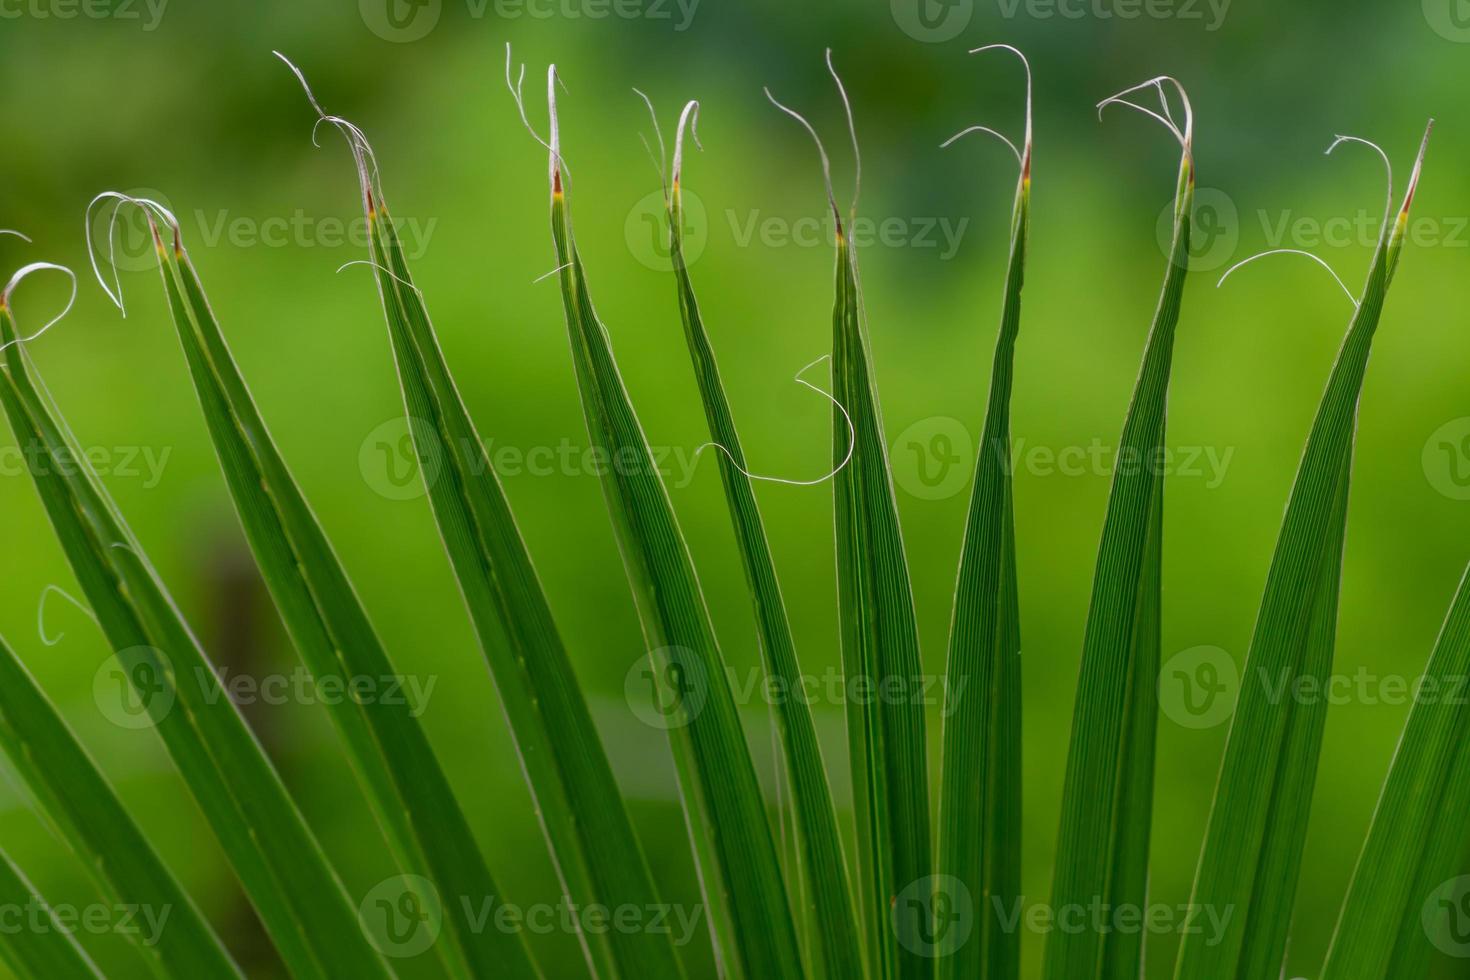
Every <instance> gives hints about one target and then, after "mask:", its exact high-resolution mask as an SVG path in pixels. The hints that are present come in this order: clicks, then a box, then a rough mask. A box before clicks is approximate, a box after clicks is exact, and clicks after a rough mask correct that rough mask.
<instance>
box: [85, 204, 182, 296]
mask: <svg viewBox="0 0 1470 980" xmlns="http://www.w3.org/2000/svg"><path fill="white" fill-rule="evenodd" d="M105 201H111V202H112V215H111V217H110V218H109V219H108V223H107V251H108V255H107V261H108V264H109V265H111V266H112V286H111V287H110V288H109V286H108V285H107V280H106V279H104V278H103V276H102V267H101V266H100V265H98V263H97V243H96V241H95V240H94V236H93V227H92V211H93V210H94V209H95V208H96V207H97V206H98V205H99V204H101V203H103V202H105ZM124 204H132V205H135V206H136V207H138V208H139V209H140V210H142V212H143V216H144V218H145V219H147V221H148V227H149V228H150V229H151V230H152V233H153V244H154V246H155V247H156V248H157V249H158V254H159V257H160V258H162V257H163V256H164V254H165V253H164V248H163V242H162V241H161V240H160V238H159V234H158V227H157V223H156V221H155V219H161V220H163V221H166V222H168V224H169V227H171V228H172V229H173V232H174V237H175V240H177V239H178V236H179V219H178V218H176V217H174V214H173V212H172V211H170V210H169V209H168V208H166V207H164V206H163V205H162V204H159V203H158V202H157V201H154V200H150V199H148V198H146V197H133V196H132V195H131V194H123V193H120V192H118V191H103V192H102V193H101V194H98V195H97V196H96V197H94V198H92V200H91V201H90V202H88V204H87V210H86V214H85V216H84V218H83V222H84V225H85V229H86V242H87V257H88V259H89V260H90V261H91V263H92V274H93V275H95V276H96V277H97V284H98V285H100V286H101V287H102V291H103V292H104V293H106V294H107V298H108V299H110V300H112V303H113V305H114V306H116V307H117V308H118V310H120V311H121V312H122V315H123V316H124V317H126V316H127V315H128V310H127V307H126V306H124V305H123V296H122V278H121V276H120V274H119V273H118V268H117V262H116V261H115V260H114V249H115V245H114V244H113V235H114V233H115V232H116V230H117V215H118V212H119V211H120V210H122V206H123V205H124Z"/></svg>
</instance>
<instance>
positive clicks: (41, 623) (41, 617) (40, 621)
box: [36, 585, 97, 647]
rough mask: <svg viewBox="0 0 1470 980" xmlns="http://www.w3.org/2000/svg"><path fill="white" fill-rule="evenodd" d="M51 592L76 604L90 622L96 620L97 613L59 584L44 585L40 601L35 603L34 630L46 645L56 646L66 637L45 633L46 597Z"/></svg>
mask: <svg viewBox="0 0 1470 980" xmlns="http://www.w3.org/2000/svg"><path fill="white" fill-rule="evenodd" d="M52 594H55V595H59V596H61V597H62V598H63V599H65V600H66V601H67V602H70V603H71V604H72V605H73V606H76V607H77V608H78V609H80V610H81V611H82V612H83V613H85V614H86V616H87V618H88V619H90V620H91V621H92V622H94V623H95V622H97V614H96V613H94V612H92V609H91V607H90V606H88V605H87V604H86V603H85V602H83V601H82V600H80V599H78V598H77V597H76V596H74V595H72V594H71V593H70V592H68V591H66V590H65V589H63V588H62V587H61V586H59V585H48V586H46V587H45V588H44V589H42V590H41V600H40V602H38V603H37V604H36V632H37V633H38V634H40V637H41V642H42V643H44V644H45V645H46V646H48V647H54V646H56V644H58V643H60V642H61V641H62V640H64V639H66V634H65V633H57V634H56V635H55V636H54V637H50V636H47V635H46V597H47V596H50V595H52Z"/></svg>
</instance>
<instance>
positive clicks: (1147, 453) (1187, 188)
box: [1045, 78, 1195, 980]
mask: <svg viewBox="0 0 1470 980" xmlns="http://www.w3.org/2000/svg"><path fill="white" fill-rule="evenodd" d="M1165 82H1167V83H1169V84H1171V85H1172V86H1173V87H1174V89H1175V91H1176V92H1177V93H1178V94H1179V97H1180V99H1181V100H1182V101H1183V103H1184V112H1185V124H1184V128H1183V130H1182V131H1181V130H1180V129H1179V128H1178V126H1177V125H1176V124H1175V123H1174V121H1173V116H1172V113H1171V112H1170V109H1169V103H1168V99H1167V97H1166V96H1165V90H1164V87H1163V86H1164V83H1165ZM1148 88H1153V89H1156V90H1157V92H1158V95H1159V100H1160V104H1161V106H1162V114H1160V113H1155V112H1153V111H1152V110H1150V109H1146V108H1144V107H1142V106H1139V105H1137V104H1135V103H1133V102H1131V101H1128V99H1127V98H1126V96H1128V95H1129V94H1131V93H1133V92H1136V91H1139V90H1143V89H1148ZM1113 103H1117V104H1119V105H1124V106H1128V107H1130V108H1134V109H1138V110H1139V111H1142V112H1145V113H1147V114H1149V115H1151V116H1154V117H1155V118H1156V119H1159V120H1160V121H1162V122H1163V123H1164V124H1165V125H1166V126H1167V127H1168V128H1169V129H1170V130H1171V131H1172V132H1173V134H1174V136H1175V138H1176V139H1177V140H1178V141H1179V144H1180V146H1181V149H1182V155H1181V157H1180V163H1179V180H1178V184H1177V186H1176V190H1175V199H1174V232H1173V239H1172V244H1171V248H1170V254H1169V263H1168V267H1167V269H1166V271H1165V273H1164V287H1163V293H1162V295H1161V296H1160V298H1159V306H1158V310H1157V311H1156V312H1155V314H1154V322H1153V327H1152V328H1151V330H1150V332H1149V338H1148V345H1147V347H1146V349H1145V351H1144V355H1143V367H1142V369H1141V371H1140V373H1139V376H1138V384H1137V386H1136V387H1135V388H1134V391H1133V401H1132V403H1131V404H1130V405H1129V407H1128V415H1127V418H1126V420H1125V421H1124V423H1123V435H1122V438H1121V440H1120V442H1119V447H1118V460H1119V465H1118V467H1117V468H1116V470H1115V472H1114V474H1113V485H1112V491H1111V493H1110V494H1109V496H1108V509H1107V516H1106V518H1105V519H1104V522H1103V532H1102V543H1101V544H1100V545H1099V547H1098V556H1097V570H1096V572H1095V573H1094V577H1093V584H1092V601H1091V605H1090V606H1089V608H1088V613H1087V629H1086V633H1085V634H1084V639H1083V648H1082V668H1081V677H1080V679H1079V680H1078V685H1077V702H1076V709H1075V712H1074V714H1073V717H1072V741H1071V747H1070V749H1069V751H1068V755H1067V776H1066V782H1065V785H1064V788H1063V791H1062V824H1061V831H1060V834H1059V837H1058V842H1057V857H1056V873H1055V878H1054V881H1053V885H1052V909H1053V914H1055V915H1056V916H1058V919H1059V921H1060V920H1061V918H1062V917H1063V916H1069V915H1072V914H1073V913H1074V910H1076V909H1086V908H1090V907H1092V906H1093V905H1094V904H1096V903H1104V904H1106V905H1107V906H1108V907H1111V908H1132V909H1142V908H1143V907H1144V905H1145V902H1146V897H1147V890H1148V843H1149V830H1150V822H1151V816H1152V810H1153V770H1154V736H1155V732H1156V730H1157V727H1158V704H1157V701H1156V700H1155V683H1156V680H1157V677H1158V670H1159V643H1160V636H1159V607H1160V598H1159V589H1160V581H1159V566H1160V560H1161V555H1160V549H1161V547H1162V540H1163V534H1162V529H1163V499H1164V478H1163V473H1162V472H1161V468H1160V467H1158V466H1156V465H1154V460H1156V459H1157V458H1158V457H1159V456H1160V454H1161V453H1162V451H1163V448H1164V446H1165V417H1166V407H1167V403H1168V393H1169V374H1170V365H1171V362H1172V359H1173V351H1174V331H1175V327H1176V326H1177V325H1178V323H1179V310H1180V304H1181V299H1182V296H1183V291H1184V279H1185V273H1186V272H1187V269H1188V264H1189V236H1190V228H1191V211H1192V207H1193V202H1194V186H1195V171H1194V150H1193V136H1194V132H1193V125H1194V120H1193V113H1192V112H1191V110H1190V106H1189V98H1188V96H1187V95H1186V94H1185V92H1184V88H1183V86H1181V85H1180V84H1179V83H1178V82H1177V81H1174V80H1173V79H1170V78H1159V79H1154V80H1153V81H1150V82H1145V83H1143V84H1142V85H1138V86H1134V87H1133V88H1131V89H1127V90H1125V91H1124V92H1121V93H1119V94H1118V95H1116V96H1113V97H1112V98H1110V99H1105V100H1103V102H1101V103H1099V105H1098V108H1099V112H1100V111H1101V110H1102V108H1104V107H1106V106H1108V105H1110V104H1113ZM1142 936H1143V933H1142V932H1131V933H1129V932H1122V931H1118V930H1102V929H1091V928H1084V929H1066V928H1063V929H1057V930H1054V931H1052V932H1051V933H1049V934H1048V936H1047V945H1046V970H1045V976H1046V977H1047V980H1073V978H1077V977H1136V976H1139V975H1140V971H1141V969H1142V961H1143V942H1142Z"/></svg>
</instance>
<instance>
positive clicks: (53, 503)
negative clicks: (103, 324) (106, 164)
mask: <svg viewBox="0 0 1470 980" xmlns="http://www.w3.org/2000/svg"><path fill="white" fill-rule="evenodd" d="M161 250H162V248H161V246H160V251H161ZM12 282H13V281H12ZM7 292H8V290H7ZM7 298H8V297H7ZM16 338H17V333H16V329H15V322H14V320H13V319H12V317H11V314H10V310H9V308H8V306H6V305H4V304H0V343H3V344H4V345H5V360H4V365H3V370H0V404H3V407H4V410H5V414H6V415H7V416H8V418H9V420H10V425H11V428H12V429H13V430H14V431H15V434H16V438H17V440H18V441H19V442H20V445H21V447H22V450H23V455H24V456H25V458H26V460H27V465H28V466H29V468H30V472H31V476H32V478H33V480H34V482H35V484H36V489H37V491H38V493H39V494H40V497H41V502H42V504H43V505H44V506H45V508H46V512H47V515H48V516H49V518H50V520H51V525H52V527H53V529H54V530H55V532H56V534H57V537H58V538H59V539H60V541H61V545H62V548H63V550H64V551H65V552H66V555H67V559H68V561H69V562H70V564H71V567H72V570H73V572H74V573H75V574H76V576H77V580H78V581H79V582H80V583H81V586H82V590H83V592H84V593H85V594H86V596H87V599H88V601H89V603H90V604H91V606H92V609H93V611H94V612H95V613H96V614H97V619H98V622H99V623H100V624H101V626H102V631H103V633H104V634H105V635H106V636H107V638H108V640H109V642H110V643H111V645H112V648H113V651H114V653H115V654H116V656H117V661H118V664H119V666H120V667H121V668H122V671H123V673H125V674H126V675H127V678H128V679H129V681H131V683H132V685H133V687H134V689H135V692H136V696H137V699H138V702H139V703H140V704H141V705H142V707H143V708H144V710H146V712H147V714H148V716H149V717H150V719H151V721H152V724H153V727H154V728H156V730H157V731H158V734H159V736H160V737H161V738H162V739H163V742H164V744H165V746H167V748H168V750H169V753H170V754H171V755H172V756H173V759H174V762H175V763H176V764H177V766H178V768H179V772H180V774H181V775H182V776H183V777H184V781H185V783H186V784H187V785H188V787H189V789H190V791H191V792H192V793H193V795H194V799H195V800H196V801H197V802H198V804H199V807H200V809H201V810H202V811H203V812H204V815H205V818H206V819H207V820H208V821H209V824H210V826H211V828H212V829H213V830H214V832H215V834H216V836H217V837H218V838H219V841H220V844H221V846H222V847H223V849H224V852H225V854H226V856H227V857H228V858H229V860H230V862H231V863H232V865H233V866H234V868H235V872H236V874H238V875H239V877H240V880H241V882H242V884H243V885H244V887H245V891H246V894H247V895H248V896H249V897H250V900H251V902H252V904H253V905H254V906H255V909H256V911H257V912H258V913H259V914H260V917H261V921H262V922H263V923H264V925H265V927H266V930H267V931H268V932H269V933H270V936H271V939H272V940H273V941H274V942H275V944H276V948H277V949H278V950H279V951H280V953H281V956H282V958H283V959H284V960H285V962H286V964H287V967H288V968H289V969H290V970H291V973H292V975H293V976H295V977H297V978H312V980H316V978H326V977H335V976H342V975H350V976H353V977H361V978H372V977H378V978H385V977H390V976H392V971H391V970H390V969H389V968H388V966H387V964H386V962H385V961H384V960H383V959H382V958H381V957H380V956H379V955H378V954H377V953H376V951H375V950H374V949H373V948H372V947H371V946H370V945H369V943H368V939H367V936H366V935H365V933H364V932H363V930H362V929H361V928H360V927H359V923H358V918H357V914H356V911H355V909H354V907H353V905H352V904H351V903H350V902H349V900H348V898H347V894H346V892H345V890H344V889H343V887H342V883H341V881H340V880H338V878H337V876H336V874H335V872H334V871H333V870H332V868H331V866H330V865H329V864H328V863H327V859H326V856H325V855H324V854H323V852H322V849H321V846H320V845H319V844H318V843H317V841H316V839H315V838H314V837H313V836H312V833H311V830H310V829H309V828H308V827H307V825H306V821H305V819H304V818H303V817H302V815H301V812H300V811H299V810H298V809H297V808H296V804H295V803H294V801H293V800H292V799H291V796H290V794H289V793H288V792H287V790H286V787H285V786H284V785H283V784H282V782H281V778H280V776H279V775H278V774H277V773H276V770H275V767H274V766H273V765H272V764H271V762H270V760H269V759H268V758H267V757H266V754H265V752H264V750H263V749H262V748H261V746H260V744H259V742H257V741H256V739H255V736H254V735H253V734H252V733H251V731H250V729H249V727H248V726H247V725H246V724H245V720H244V719H243V718H242V717H241V715H240V712H239V710H238V709H237V708H236V707H235V705H234V703H233V702H232V701H231V700H230V697H229V695H228V694H227V693H226V692H225V690H224V688H223V687H222V686H221V685H220V683H219V679H218V676H217V675H216V673H215V670H214V667H213V665H212V664H211V663H210V662H209V659H208V658H207V657H206V656H205V654H204V652H203V650H201V649H200V648H199V646H198V643H197V642H196V641H195V639H194V637H193V634H192V633H191V632H190V631H189V627H188V625H187V624H186V623H185V622H184V620H183V618H182V616H181V615H180V613H179V611H178V609H177V607H176V606H175V605H174V603H173V600H172V598H171V597H170V596H169V594H168V592H167V591H166V590H165V589H164V586H163V583H162V582H161V581H159V579H158V577H157V575H156V573H155V572H154V571H153V568H152V566H151V565H150V564H149V562H148V560H147V558H146V557H145V556H144V553H143V549H142V546H141V545H140V544H139V543H138V541H137V540H136V539H135V538H134V537H133V535H132V533H131V531H130V530H129V529H128V528H127V525H126V524H125V523H124V522H123V519H122V517H121V515H120V514H119V512H118V510H117V508H116V506H115V505H114V504H113V502H112V500H111V498H110V497H108V495H107V492H106V491H105V490H104V489H103V487H102V485H101V482H100V481H99V480H98V479H97V477H96V475H95V473H94V472H93V471H92V469H91V467H90V466H89V465H88V463H87V461H86V457H85V454H83V453H82V452H80V451H79V450H78V449H77V443H76V440H75V439H73V438H72V437H71V435H70V432H69V431H68V430H67V429H66V428H65V424H64V422H62V421H61V418H60V415H59V413H57V412H56V411H55V408H54V406H53V405H52V404H51V400H50V398H49V395H48V396H45V397H43V394H44V388H40V387H38V386H37V382H36V381H34V380H33V379H32V376H31V368H30V364H29V359H28V357H27V355H26V353H25V347H24V345H23V344H19V343H15V341H16Z"/></svg>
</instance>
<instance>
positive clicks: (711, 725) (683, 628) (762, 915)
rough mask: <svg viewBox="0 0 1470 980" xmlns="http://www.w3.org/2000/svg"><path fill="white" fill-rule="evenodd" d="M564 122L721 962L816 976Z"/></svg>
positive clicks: (654, 659) (579, 341) (647, 596)
mask: <svg viewBox="0 0 1470 980" xmlns="http://www.w3.org/2000/svg"><path fill="white" fill-rule="evenodd" d="M555 72H556V70H555V67H554V66H553V67H552V68H551V69H550V70H549V71H548V76H547V77H548V94H549V103H550V112H551V118H552V123H551V127H552V139H551V141H550V146H551V165H550V181H551V228H552V236H553V239H554V242H555V246H556V255H557V263H558V265H559V267H560V269H559V277H560V281H561V288H562V301H563V305H564V306H565V310H566V321H567V332H568V335H569V338H570V341H571V348H572V360H573V364H574V366H575V369H576V375H577V383H578V387H579V389H580V391H581V395H582V408H583V414H584V415H585V417H586V421H587V430H588V435H589V436H590V438H591V440H592V443H593V445H594V446H595V447H596V448H597V449H598V450H600V451H602V452H604V453H606V454H607V456H606V457H605V458H608V459H615V460H621V461H623V463H625V464H626V465H618V466H612V467H609V468H608V469H607V472H606V473H605V475H604V479H603V481H602V486H603V492H604V495H605V497H606V499H607V504H608V510H609V512H610V514H611V517H612V522H613V526H614V530H615V531H616V533H617V538H618V541H619V544H620V545H621V548H622V554H623V561H624V566H625V569H626V571H627V575H628V579H629V583H630V585H631V586H632V590H633V595H634V599H635V602H636V604H637V607H638V612H639V615H640V618H641V619H642V622H643V630H644V635H645V638H646V641H647V643H648V646H649V655H650V659H651V666H652V668H653V670H654V673H655V675H656V677H657V678H658V680H659V682H660V683H661V684H664V685H665V691H666V693H665V697H666V698H667V699H668V700H667V701H666V702H665V703H666V704H672V705H673V706H674V711H675V712H676V714H675V717H674V719H673V724H672V725H671V727H670V729H669V735H670V741H671V742H672V743H673V747H674V754H675V761H676V764H677V765H678V766H679V768H680V777H681V778H680V785H681V790H682V792H683V794H684V801H685V811H686V815H687V817H688V820H689V823H690V832H691V835H692V836H693V837H694V843H693V846H694V847H695V850H696V854H697V856H698V857H699V858H700V859H701V865H700V874H701V878H702V884H703V886H704V890H705V894H706V898H707V903H708V904H709V905H710V906H712V909H711V913H712V921H715V920H722V919H724V917H725V916H726V915H728V917H729V927H728V930H726V929H724V928H722V927H721V926H718V925H717V933H718V935H719V937H720V940H721V945H722V946H728V947H729V948H724V949H720V950H718V951H717V954H716V955H717V956H721V957H726V958H727V959H726V962H727V966H728V967H730V968H731V969H733V970H735V971H737V973H738V975H742V976H746V977H749V978H750V980H756V978H762V977H801V976H802V975H803V968H802V961H801V955H800V951H799V949H798V946H797V941H796V929H795V926H794V924H793V921H792V917H791V908H790V905H789V903H788V901H787V896H786V888H785V884H784V883H783V881H782V878H781V868H780V863H779V860H778V858H777V855H776V847H775V842H774V841H773V839H772V836H771V827H770V824H769V822H768V821H767V816H766V808H765V803H764V801H763V800H762V798H761V792H760V785H759V783H758V782H757V780H756V775H755V767H754V764H753V763H752V762H751V758H750V750H749V748H748V746H747V745H746V742H745V735H744V733H743V731H742V730H741V727H740V718H739V715H738V713H737V711H736V707H735V699H734V695H733V693H732V692H731V690H730V684H729V678H728V676H727V674H726V668H725V663H724V659H723V658H722V657H721V655H720V651H719V647H718V645H717V643H716V641H715V636H714V630H713V627H712V626H711V624H710V619H709V611H708V610H707V609H706V607H705V603H704V596H703V594H702V593H701V591H700V587H699V581H698V578H697V577H696V575H695V572H694V563H693V560H692V559H691V557H690V555H689V549H688V546H687V544H686V543H685V541H684V536H683V533H682V532H681V531H680V530H679V525H678V521H677V519H676V518H675V516H674V510H673V506H672V505H671V503H670V502H669V497H668V492H667V490H666V489H665V487H664V484H663V478H662V477H661V476H660V474H659V472H658V467H657V465H656V463H655V462H654V459H653V453H652V450H651V449H650V448H649V445H648V440H647V438H646V437H645V436H644V434H643V429H642V427H641V425H640V424H639V422H638V417H637V415H636V414H635V412H634V410H633V404H632V401H631V399H630V398H629V396H628V392H627V389H626V388H625V387H624V386H623V380H622V376H621V375H620V374H619V373H618V367H617V363H616V361H615V360H614V359H613V352H612V348H611V345H610V343H609V341H608V336H607V332H606V329H605V328H604V327H603V325H602V323H601V321H600V320H598V318H597V314H596V312H595V311H594V309H593V307H592V300H591V297H590V295H589V293H588V286H587V275H586V271H585V269H584V268H583V266H582V258H581V256H580V255H579V254H578V252H577V247H576V243H575V241H574V240H573V237H572V227H571V217H570V212H569V210H568V204H567V198H566V195H565V194H564V192H563V187H564V174H563V168H562V162H561V156H560V143H559V139H558V137H557V122H556V74H555Z"/></svg>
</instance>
